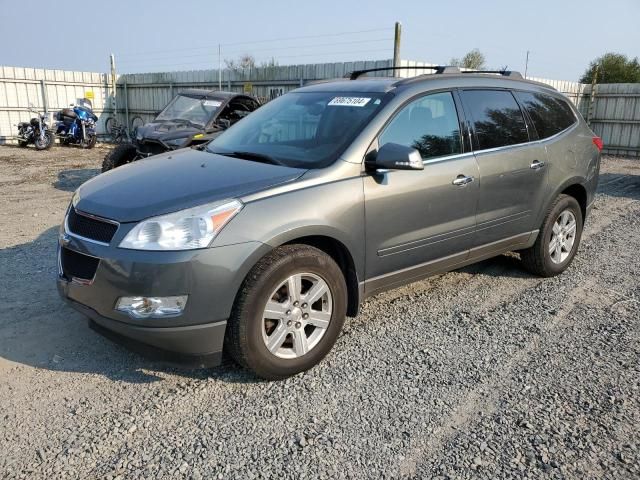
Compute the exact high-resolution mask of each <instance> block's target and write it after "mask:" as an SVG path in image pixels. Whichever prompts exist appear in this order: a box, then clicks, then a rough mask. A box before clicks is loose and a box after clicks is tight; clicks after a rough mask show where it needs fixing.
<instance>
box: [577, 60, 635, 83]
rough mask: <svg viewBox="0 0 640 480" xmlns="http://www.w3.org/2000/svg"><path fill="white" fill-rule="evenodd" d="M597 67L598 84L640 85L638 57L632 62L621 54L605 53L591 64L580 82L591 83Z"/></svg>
mask: <svg viewBox="0 0 640 480" xmlns="http://www.w3.org/2000/svg"><path fill="white" fill-rule="evenodd" d="M597 66H599V69H598V78H597V82H598V83H640V63H638V57H636V58H634V59H632V60H630V59H629V58H627V56H626V55H622V54H620V53H605V54H604V55H602V56H601V57H598V58H596V59H595V60H594V61H592V62H591V63H590V64H589V67H588V68H587V70H586V71H585V72H584V75H582V78H580V82H581V83H591V82H592V81H593V76H594V75H595V71H596V67H597Z"/></svg>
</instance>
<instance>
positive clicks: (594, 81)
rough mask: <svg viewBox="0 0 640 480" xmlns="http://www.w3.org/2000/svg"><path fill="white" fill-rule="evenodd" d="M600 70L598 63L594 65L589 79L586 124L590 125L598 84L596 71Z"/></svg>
mask: <svg viewBox="0 0 640 480" xmlns="http://www.w3.org/2000/svg"><path fill="white" fill-rule="evenodd" d="M599 71H600V64H597V65H596V71H595V72H593V78H592V79H591V96H590V97H589V110H588V111H587V125H589V126H591V118H592V117H593V110H594V108H595V103H596V86H597V84H598V72H599Z"/></svg>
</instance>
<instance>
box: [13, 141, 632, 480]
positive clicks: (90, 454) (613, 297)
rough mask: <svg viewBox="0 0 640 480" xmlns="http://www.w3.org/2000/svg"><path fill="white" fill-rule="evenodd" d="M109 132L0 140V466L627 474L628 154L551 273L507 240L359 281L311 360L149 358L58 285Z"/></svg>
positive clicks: (128, 473)
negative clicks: (100, 328)
mask: <svg viewBox="0 0 640 480" xmlns="http://www.w3.org/2000/svg"><path fill="white" fill-rule="evenodd" d="M105 152H106V150H105V149H102V148H96V149H95V150H93V151H82V150H78V149H72V148H62V147H58V146H56V147H54V148H53V149H52V150H50V151H48V152H35V151H34V150H33V149H29V150H21V149H18V148H14V147H8V146H4V147H0V189H1V190H0V191H1V192H2V200H1V201H2V208H1V209H0V272H1V273H0V292H2V293H1V298H2V306H1V307H0V378H1V382H0V425H1V429H0V452H2V453H1V454H0V477H3V478H30V479H31V478H143V477H144V478H172V479H174V478H193V479H198V478H242V479H251V478H276V477H279V478H398V477H400V478H404V477H406V478H432V477H438V478H509V477H518V478H546V477H548V478H576V479H583V478H621V479H629V478H640V426H639V425H640V360H639V359H640V313H639V312H640V262H639V261H638V252H639V251H640V160H631V159H626V160H625V159H615V158H607V159H605V160H604V162H603V168H602V174H601V186H600V190H599V195H598V200H597V207H596V209H595V210H594V211H593V214H592V216H591V217H590V218H589V219H588V221H587V225H586V230H585V234H584V236H583V242H582V246H581V248H580V252H579V254H578V256H577V258H576V260H575V262H574V263H573V265H572V267H571V268H570V269H569V270H568V271H567V272H566V273H565V274H563V275H562V276H560V277H556V278H553V279H546V280H541V279H539V278H534V277H532V276H530V275H528V274H526V273H524V272H523V271H522V270H521V269H520V268H519V266H518V260H517V257H516V256H514V255H505V256H502V257H499V258H496V259H492V260H489V261H485V262H483V263H481V264H478V265H474V266H471V267H468V268H465V269H463V270H460V271H456V272H452V273H448V274H446V275H442V276H438V277H435V278H432V279H429V280H426V281H422V282H418V283H415V284H412V285H410V286H407V287H404V288H400V289H396V290H393V291H390V292H388V293H385V294H382V295H379V296H377V297H374V298H372V299H369V300H368V301H367V302H366V303H365V304H364V306H363V308H362V312H361V313H360V315H359V316H358V317H357V318H352V319H348V320H347V322H346V324H345V329H344V333H343V335H342V336H341V337H340V338H339V339H338V342H337V344H336V346H335V348H334V350H333V352H332V353H331V354H330V355H329V356H328V357H327V359H326V360H325V361H324V362H323V363H322V364H321V365H320V366H319V367H317V368H315V369H313V370H312V371H310V372H307V373H305V374H302V375H299V376H297V377H295V378H292V379H289V380H287V381H284V382H277V383H268V382H263V381H258V380H256V379H255V378H253V377H252V376H250V375H249V374H247V373H246V372H244V371H242V370H241V369H239V368H238V367H236V366H235V365H233V364H231V363H228V364H225V365H223V366H222V367H219V368H216V369H212V370H199V371H185V370H176V369H167V368H162V367H161V366H159V365H158V364H155V363H154V362H152V361H149V360H147V359H145V358H142V357H140V356H138V355H136V354H133V353H129V352H128V351H126V350H125V349H123V348H122V347H120V346H118V345H115V344H113V343H111V342H110V341H108V340H106V339H104V338H102V337H101V336H99V335H98V334H96V333H95V332H93V331H92V330H89V328H88V327H87V323H86V321H85V319H84V318H82V317H81V316H80V315H79V314H78V313H76V312H74V311H73V310H71V309H70V308H69V307H67V306H65V305H64V304H63V303H62V301H60V300H59V298H58V296H57V293H56V291H55V285H54V277H55V275H56V267H55V242H56V231H57V226H58V224H59V223H60V221H61V219H62V216H63V213H64V210H65V208H66V206H67V204H68V202H69V199H70V197H71V192H72V191H73V189H74V188H75V187H77V186H78V185H79V184H80V183H81V182H82V181H84V180H86V179H87V178H90V177H91V176H93V175H95V174H97V173H98V168H99V165H100V162H101V160H102V157H103V156H104V154H105Z"/></svg>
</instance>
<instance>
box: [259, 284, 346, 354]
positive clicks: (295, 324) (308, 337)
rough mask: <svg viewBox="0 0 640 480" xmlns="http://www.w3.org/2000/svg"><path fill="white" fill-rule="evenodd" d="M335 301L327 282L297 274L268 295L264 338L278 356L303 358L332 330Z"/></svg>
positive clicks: (271, 350)
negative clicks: (330, 323)
mask: <svg viewBox="0 0 640 480" xmlns="http://www.w3.org/2000/svg"><path fill="white" fill-rule="evenodd" d="M332 311H333V299H332V297H331V290H330V289H329V286H328V285H327V282H326V281H325V280H324V279H322V278H321V277H320V276H319V275H316V274H313V273H296V274H294V275H291V276H290V277H289V278H287V279H286V280H284V281H283V282H282V283H281V284H280V285H279V286H278V287H277V288H276V289H275V290H274V291H273V293H272V294H271V295H270V296H269V299H268V300H267V303H266V305H265V308H264V312H263V314H262V339H263V340H264V344H265V346H266V347H267V349H268V350H269V351H270V352H271V353H272V354H273V355H275V356H276V357H279V358H286V359H294V358H298V357H301V356H303V355H305V354H306V353H308V352H309V351H311V350H312V349H313V348H314V347H315V346H317V345H318V343H319V342H320V340H321V339H322V337H323V336H324V334H325V333H326V331H327V328H329V322H330V321H331V313H332Z"/></svg>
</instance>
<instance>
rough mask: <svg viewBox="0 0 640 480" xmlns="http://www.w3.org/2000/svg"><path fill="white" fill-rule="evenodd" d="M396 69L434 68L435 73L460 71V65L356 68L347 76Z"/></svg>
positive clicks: (354, 76)
mask: <svg viewBox="0 0 640 480" xmlns="http://www.w3.org/2000/svg"><path fill="white" fill-rule="evenodd" d="M396 70H434V72H433V73H460V69H459V68H458V67H447V66H442V65H424V66H421V67H420V66H417V65H412V66H406V67H381V68H367V69H364V70H354V71H353V72H351V73H347V74H346V75H345V77H348V78H349V80H356V79H357V78H358V77H360V76H361V75H364V74H365V73H369V72H385V71H396Z"/></svg>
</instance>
